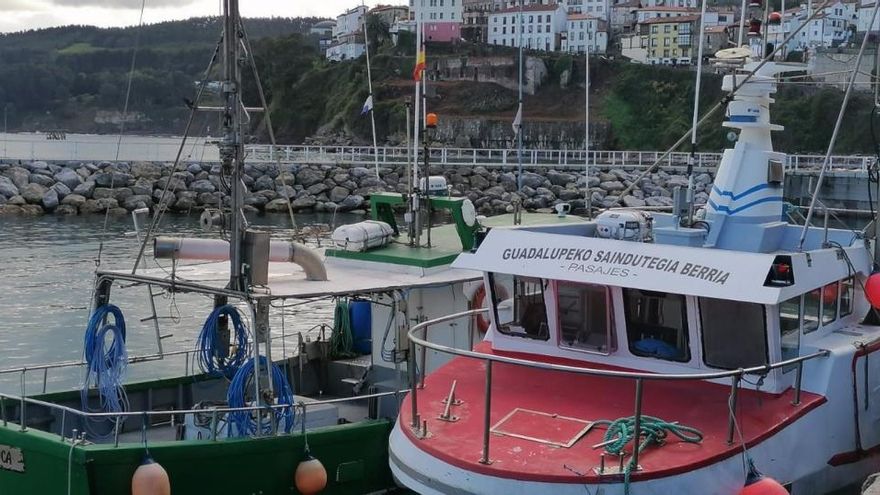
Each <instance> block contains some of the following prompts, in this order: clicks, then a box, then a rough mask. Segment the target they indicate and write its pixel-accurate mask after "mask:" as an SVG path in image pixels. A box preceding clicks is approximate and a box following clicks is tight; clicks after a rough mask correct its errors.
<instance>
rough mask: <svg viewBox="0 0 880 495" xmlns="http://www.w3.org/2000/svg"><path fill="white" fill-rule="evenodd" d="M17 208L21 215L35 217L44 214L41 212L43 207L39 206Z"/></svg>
mask: <svg viewBox="0 0 880 495" xmlns="http://www.w3.org/2000/svg"><path fill="white" fill-rule="evenodd" d="M19 208H21V214H22V215H32V216H37V215H42V214H43V213H45V212H44V211H43V207H42V206H40V205H22V206H19Z"/></svg>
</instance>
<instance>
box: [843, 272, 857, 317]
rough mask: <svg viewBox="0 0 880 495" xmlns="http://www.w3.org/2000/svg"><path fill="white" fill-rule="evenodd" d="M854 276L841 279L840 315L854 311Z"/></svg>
mask: <svg viewBox="0 0 880 495" xmlns="http://www.w3.org/2000/svg"><path fill="white" fill-rule="evenodd" d="M853 288H854V285H853V278H852V277H849V278H845V279H843V280H841V281H840V317H841V318H842V317H844V316H846V315H849V314H852V312H853Z"/></svg>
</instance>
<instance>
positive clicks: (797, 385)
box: [791, 358, 867, 406]
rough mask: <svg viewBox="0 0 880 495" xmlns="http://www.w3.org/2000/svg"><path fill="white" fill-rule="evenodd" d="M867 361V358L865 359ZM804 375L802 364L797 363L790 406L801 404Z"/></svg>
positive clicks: (800, 362) (801, 362)
mask: <svg viewBox="0 0 880 495" xmlns="http://www.w3.org/2000/svg"><path fill="white" fill-rule="evenodd" d="M866 359H867V358H866ZM803 374H804V362H803V361H799V362H798V364H797V371H796V372H795V375H794V400H793V401H792V403H791V405H793V406H798V405H800V403H801V379H802V376H803Z"/></svg>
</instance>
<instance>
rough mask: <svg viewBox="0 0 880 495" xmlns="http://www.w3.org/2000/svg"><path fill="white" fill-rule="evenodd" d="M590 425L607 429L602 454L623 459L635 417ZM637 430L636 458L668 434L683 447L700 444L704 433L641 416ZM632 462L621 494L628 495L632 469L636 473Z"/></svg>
mask: <svg viewBox="0 0 880 495" xmlns="http://www.w3.org/2000/svg"><path fill="white" fill-rule="evenodd" d="M593 424H594V425H596V426H607V428H608V430H607V431H606V432H605V438H604V441H605V442H610V443H608V444H607V445H605V452H607V453H609V454H613V455H624V448H625V447H626V445H627V444H628V443H629V442H630V441H633V440H634V437H635V429H636V418H635V416H629V417H625V418H619V419H615V420H614V421H610V420H607V419H601V420H598V421H596V422H595V423H593ZM639 429H640V430H641V432H640V433H641V434H640V435H639V437H640V438H641V437H644V439H643V440H642V441H641V443H639V444H638V447H637V448H638V451H639V454H641V453H642V451H643V450H645V448H647V447H648V446H649V445H651V444H656V445H661V444H663V442H665V440H666V437H668V436H669V434H672V435H675V436H676V437H678V438H679V440H681V441H682V442H685V443H700V442H702V441H703V432H701V431H700V430H698V429H696V428H692V427H690V426H683V425H680V424H678V423H677V422H673V423H670V422H668V421H665V420H663V419H660V418H655V417H654V416H645V415H642V416H641V421H640V425H639ZM634 460H635V458H634V457H631V458H630V461H629V462H628V463H627V464H626V468H625V469H624V477H623V490H624V493H625V494H626V495H629V476H630V473H631V472H632V470H633V469H638V468H637V467H636V466H634V465H633V461H634Z"/></svg>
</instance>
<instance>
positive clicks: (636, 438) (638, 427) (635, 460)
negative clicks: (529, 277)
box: [632, 0, 705, 471]
mask: <svg viewBox="0 0 880 495" xmlns="http://www.w3.org/2000/svg"><path fill="white" fill-rule="evenodd" d="M704 1H705V0H704ZM641 442H642V379H641V378H638V379H636V414H635V433H633V455H632V464H633V469H635V470H636V471H638V470H639V445H641Z"/></svg>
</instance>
